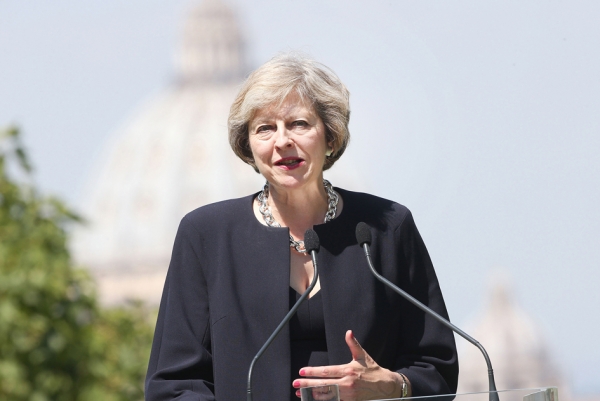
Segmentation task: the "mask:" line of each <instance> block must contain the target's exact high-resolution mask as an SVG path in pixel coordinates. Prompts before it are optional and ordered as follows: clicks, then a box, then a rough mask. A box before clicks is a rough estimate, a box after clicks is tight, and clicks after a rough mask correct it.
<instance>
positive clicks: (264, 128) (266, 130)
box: [254, 124, 274, 138]
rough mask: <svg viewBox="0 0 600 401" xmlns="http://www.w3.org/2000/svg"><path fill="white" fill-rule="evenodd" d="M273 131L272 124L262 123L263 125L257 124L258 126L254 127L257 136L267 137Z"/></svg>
mask: <svg viewBox="0 0 600 401" xmlns="http://www.w3.org/2000/svg"><path fill="white" fill-rule="evenodd" d="M273 131H274V127H273V126H272V125H269V124H264V125H259V126H258V127H256V129H255V131H254V133H255V134H256V135H258V136H259V137H261V138H263V137H267V136H270V135H271V134H272V133H273Z"/></svg>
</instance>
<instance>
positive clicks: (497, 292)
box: [458, 276, 570, 401]
mask: <svg viewBox="0 0 600 401" xmlns="http://www.w3.org/2000/svg"><path fill="white" fill-rule="evenodd" d="M467 333H469V334H470V335H472V336H473V337H474V338H476V339H477V341H479V342H480V343H481V344H482V345H483V346H484V347H485V349H486V351H487V352H488V354H489V356H490V359H491V362H492V367H493V369H494V376H495V380H496V388H497V389H498V390H509V389H525V388H537V387H544V386H558V387H559V398H560V399H561V400H562V401H566V400H568V399H570V397H569V395H568V391H567V388H566V387H565V382H564V380H562V379H563V378H562V377H561V376H560V375H559V370H558V368H557V367H556V365H555V363H554V360H553V358H552V353H551V352H550V350H549V348H548V347H547V346H546V344H545V342H544V340H543V338H544V337H543V335H542V332H541V330H540V328H539V327H538V326H536V324H535V323H534V321H533V319H532V318H531V317H530V316H529V315H527V313H525V311H524V310H523V309H521V308H520V307H519V305H518V304H517V302H516V301H515V297H514V295H513V293H512V291H511V290H510V286H509V284H508V279H507V278H506V277H503V276H497V277H495V278H494V283H493V285H492V288H491V291H490V299H489V301H488V305H487V307H486V309H485V311H484V313H483V315H482V317H481V318H480V319H479V320H478V322H477V323H476V324H475V326H474V328H473V329H468V330H467ZM459 345H461V347H460V348H459V351H461V352H459V357H460V358H459V361H460V377H459V384H458V393H470V392H481V391H487V390H488V376H487V366H486V364H485V360H484V358H483V355H482V354H481V352H480V351H479V349H477V348H476V347H474V346H472V345H471V344H469V343H467V342H466V341H462V340H461V341H460V342H459ZM500 398H501V399H502V400H506V401H511V397H510V395H509V394H504V395H502V396H501V397H500ZM519 400H520V398H519Z"/></svg>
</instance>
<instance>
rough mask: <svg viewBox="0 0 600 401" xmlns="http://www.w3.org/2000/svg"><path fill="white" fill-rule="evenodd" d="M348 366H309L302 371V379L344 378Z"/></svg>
mask: <svg viewBox="0 0 600 401" xmlns="http://www.w3.org/2000/svg"><path fill="white" fill-rule="evenodd" d="M347 368H348V365H332V366H307V367H305V368H302V369H300V372H299V373H300V376H302V377H331V378H340V377H344V376H345V375H346V374H345V371H346V370H347Z"/></svg>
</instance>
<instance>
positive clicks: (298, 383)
mask: <svg viewBox="0 0 600 401" xmlns="http://www.w3.org/2000/svg"><path fill="white" fill-rule="evenodd" d="M292 386H294V387H295V388H298V387H300V382H299V381H298V380H294V382H293V383H292Z"/></svg>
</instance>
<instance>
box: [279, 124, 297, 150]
mask: <svg viewBox="0 0 600 401" xmlns="http://www.w3.org/2000/svg"><path fill="white" fill-rule="evenodd" d="M275 135H276V137H275V147H276V148H278V149H283V148H287V147H290V146H292V143H293V142H294V141H292V133H291V132H290V131H289V130H288V129H287V128H286V126H285V124H277V132H276V133H275Z"/></svg>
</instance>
